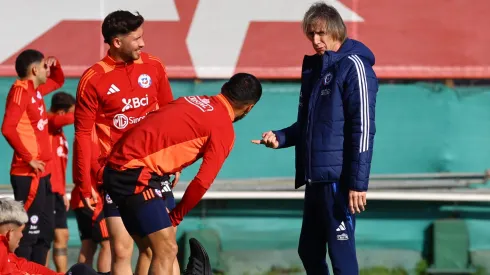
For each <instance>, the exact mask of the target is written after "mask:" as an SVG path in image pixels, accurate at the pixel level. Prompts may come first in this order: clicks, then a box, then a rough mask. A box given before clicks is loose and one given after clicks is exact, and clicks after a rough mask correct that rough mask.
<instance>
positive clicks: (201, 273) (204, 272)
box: [184, 238, 213, 275]
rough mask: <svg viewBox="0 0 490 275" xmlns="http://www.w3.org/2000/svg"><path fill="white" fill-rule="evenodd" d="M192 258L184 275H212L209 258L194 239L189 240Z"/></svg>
mask: <svg viewBox="0 0 490 275" xmlns="http://www.w3.org/2000/svg"><path fill="white" fill-rule="evenodd" d="M189 245H190V247H191V256H190V257H189V262H188V263H187V267H186V269H185V271H184V275H212V274H213V273H212V272H211V264H210V263H209V256H208V253H207V252H206V250H205V249H204V247H203V246H202V244H201V243H200V242H199V241H197V240H196V239H194V238H191V239H190V240H189Z"/></svg>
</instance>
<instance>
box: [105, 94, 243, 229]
mask: <svg viewBox="0 0 490 275" xmlns="http://www.w3.org/2000/svg"><path fill="white" fill-rule="evenodd" d="M233 120H234V112H233V109H232V107H231V105H230V103H229V102H228V100H227V99H226V98H225V97H224V96H223V95H222V94H219V95H217V96H212V97H208V96H188V97H183V98H179V99H177V100H175V101H173V102H172V103H170V104H168V105H166V106H164V107H163V108H161V109H159V110H158V111H156V112H153V113H151V114H150V115H148V117H147V118H146V119H145V120H144V121H142V122H141V123H140V124H139V125H138V126H136V127H135V128H133V129H131V130H130V131H128V132H127V133H126V134H124V135H123V137H122V138H121V139H120V140H119V141H118V142H117V143H116V144H115V145H114V149H113V151H112V153H111V155H110V157H109V158H108V161H107V165H108V166H110V167H112V168H114V169H116V170H120V171H122V170H126V169H132V168H139V167H143V170H142V174H141V175H140V179H150V178H151V174H152V173H154V174H157V175H159V176H163V175H167V174H173V173H175V172H178V171H181V170H182V169H183V168H185V167H187V166H189V165H191V164H193V163H194V162H196V161H197V160H198V159H200V158H203V162H202V164H201V167H200V169H199V172H198V173H197V175H196V177H195V178H194V179H193V180H192V181H191V183H190V184H189V186H188V187H187V190H186V192H185V194H184V196H183V198H182V200H181V202H180V203H179V204H178V205H177V206H176V208H175V209H174V210H173V211H172V212H171V215H170V216H171V219H172V222H173V224H174V225H177V224H178V223H180V221H181V220H182V219H183V217H184V216H185V215H186V214H187V213H188V212H189V211H190V210H191V209H192V208H194V206H195V205H196V204H197V203H198V202H199V200H201V198H202V196H204V194H205V193H206V191H207V190H208V189H209V187H210V186H211V184H212V183H213V181H214V179H215V178H216V176H217V175H218V173H219V171H220V169H221V166H222V165H223V163H224V161H225V159H226V158H227V157H228V155H229V153H230V151H231V149H232V148H233V144H234V140H235V132H234V130H233ZM147 185H148V182H147V181H146V182H145V181H144V180H141V181H139V182H135V185H134V186H128V187H127V188H124V189H125V190H128V193H127V194H126V195H131V194H132V193H140V192H142V191H143V190H144V188H145V187H146V186H147ZM121 189H122V188H121ZM121 189H120V190H121Z"/></svg>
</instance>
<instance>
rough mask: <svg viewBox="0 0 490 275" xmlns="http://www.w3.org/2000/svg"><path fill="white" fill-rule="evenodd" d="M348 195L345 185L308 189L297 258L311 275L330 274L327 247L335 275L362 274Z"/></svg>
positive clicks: (322, 185) (320, 184)
mask: <svg viewBox="0 0 490 275" xmlns="http://www.w3.org/2000/svg"><path fill="white" fill-rule="evenodd" d="M341 187H342V188H341ZM348 194H349V191H348V189H347V188H346V184H343V185H340V184H337V183H313V184H307V185H306V191H305V200H304V210H303V225H302V228H301V236H300V240H299V247H298V254H299V257H300V258H301V261H302V262H303V266H304V268H305V270H306V273H307V274H309V275H310V274H311V275H323V274H327V275H328V274H329V272H328V267H327V262H326V256H327V244H328V254H329V256H330V260H331V262H332V270H333V272H334V274H335V275H358V274H359V267H358V263H357V257H356V247H355V239H354V230H355V225H356V222H355V216H354V215H351V214H350V212H349V208H348V205H349V200H348Z"/></svg>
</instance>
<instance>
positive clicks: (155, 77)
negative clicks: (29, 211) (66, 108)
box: [73, 10, 173, 275]
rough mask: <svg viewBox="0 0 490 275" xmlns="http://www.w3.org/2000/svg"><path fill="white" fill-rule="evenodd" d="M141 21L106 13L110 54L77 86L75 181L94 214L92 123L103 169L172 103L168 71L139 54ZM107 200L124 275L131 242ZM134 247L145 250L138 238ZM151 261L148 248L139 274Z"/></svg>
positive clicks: (116, 267)
mask: <svg viewBox="0 0 490 275" xmlns="http://www.w3.org/2000/svg"><path fill="white" fill-rule="evenodd" d="M143 22H144V18H143V17H142V16H141V15H139V14H133V13H131V12H129V11H122V10H118V11H114V12H112V13H110V14H109V15H107V16H106V18H105V19H104V21H103V23H102V35H103V37H104V42H105V43H107V44H109V51H108V52H107V56H106V57H104V58H103V59H102V60H101V61H99V62H97V63H96V64H95V65H93V66H92V67H90V68H89V69H88V70H86V71H85V72H84V73H83V75H82V77H81V78H80V82H79V84H78V91H77V102H76V107H75V145H74V147H75V149H74V150H75V152H74V156H75V158H74V171H73V180H74V183H75V185H76V186H77V187H78V188H79V189H80V191H81V192H82V197H83V199H84V201H85V203H86V205H87V207H89V208H91V209H92V210H94V208H93V207H92V206H90V200H91V199H93V200H94V201H96V202H97V195H96V192H95V190H93V188H92V185H91V182H92V181H91V179H90V169H91V159H92V157H91V154H94V152H91V151H90V150H89V149H88V148H91V142H92V141H91V134H92V129H93V127H94V125H95V130H96V134H97V136H98V139H99V145H100V149H101V154H100V157H99V161H100V163H101V166H103V165H104V162H105V158H106V157H107V156H108V155H109V152H110V150H111V149H112V145H113V144H114V143H116V142H117V140H118V139H119V138H120V137H121V136H122V134H123V133H124V132H126V131H127V130H129V129H131V128H132V127H133V126H135V125H136V124H138V123H139V122H140V121H142V120H143V119H144V118H145V117H146V115H147V114H148V113H149V112H151V111H154V110H156V109H158V108H159V107H162V106H164V105H165V104H167V103H168V102H170V101H171V100H172V99H173V96H172V92H171V89H170V84H169V82H168V78H167V74H166V71H165V67H164V66H163V64H162V63H161V62H160V61H159V60H158V58H156V57H154V56H151V55H149V54H147V53H144V52H142V51H141V49H142V48H143V47H144V45H145V43H144V41H143V26H142V25H143ZM104 198H105V200H106V203H104V216H105V218H106V222H107V227H108V230H109V236H110V238H111V246H112V247H113V252H114V255H113V257H112V259H113V266H112V272H114V274H116V275H117V274H126V273H125V272H127V270H128V269H129V270H130V269H131V253H132V251H133V241H132V239H131V237H130V236H129V234H128V233H127V231H126V230H125V228H124V226H123V223H122V221H121V217H120V216H119V212H118V210H117V208H116V207H115V205H114V204H111V199H110V197H108V196H107V195H105V194H104ZM136 244H137V245H138V246H139V247H142V246H143V244H142V243H141V242H139V240H136ZM142 252H145V253H143V254H142ZM150 259H151V250H150V249H149V248H148V249H147V250H144V251H142V250H140V255H139V257H138V264H137V265H136V266H137V270H136V274H140V273H141V274H148V268H149V265H150ZM121 270H124V271H121ZM131 274H132V273H131Z"/></svg>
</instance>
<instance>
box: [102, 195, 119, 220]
mask: <svg viewBox="0 0 490 275" xmlns="http://www.w3.org/2000/svg"><path fill="white" fill-rule="evenodd" d="M103 195H104V205H103V211H104V216H105V217H106V218H111V217H121V214H120V213H119V209H118V208H117V205H116V204H115V203H114V202H113V201H112V199H111V197H110V196H109V194H107V192H105V191H104V193H103Z"/></svg>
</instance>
